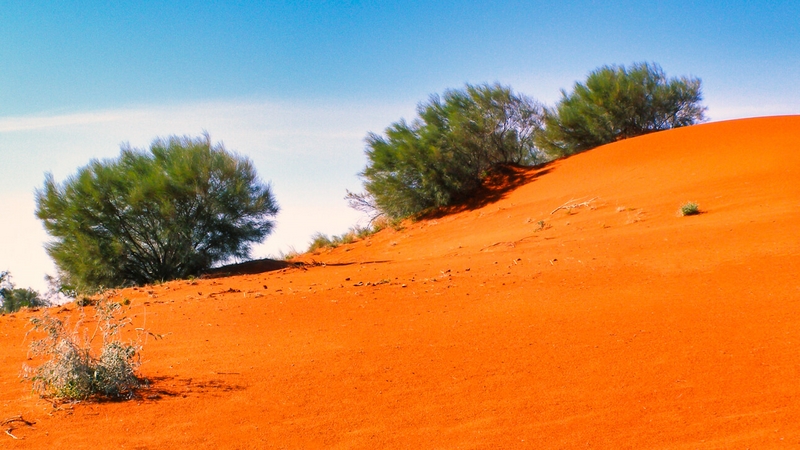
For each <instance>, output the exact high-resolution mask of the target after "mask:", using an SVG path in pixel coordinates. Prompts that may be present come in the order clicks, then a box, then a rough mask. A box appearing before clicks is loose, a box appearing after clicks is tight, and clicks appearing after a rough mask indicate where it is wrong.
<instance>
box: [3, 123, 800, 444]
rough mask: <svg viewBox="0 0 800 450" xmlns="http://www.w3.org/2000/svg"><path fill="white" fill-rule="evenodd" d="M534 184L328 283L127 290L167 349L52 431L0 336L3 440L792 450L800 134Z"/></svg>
mask: <svg viewBox="0 0 800 450" xmlns="http://www.w3.org/2000/svg"><path fill="white" fill-rule="evenodd" d="M521 175H522V176H524V177H525V178H527V180H528V181H527V182H526V183H524V184H521V185H520V186H519V187H517V188H514V189H509V190H506V191H504V192H499V193H498V197H499V198H498V199H496V200H494V201H492V202H489V203H484V204H482V206H476V207H475V208H473V209H469V208H467V209H465V210H462V211H460V212H456V213H454V214H451V215H446V216H442V217H438V218H435V219H428V220H423V221H420V222H418V223H414V224H410V225H408V226H407V227H406V228H405V229H403V230H400V231H395V230H385V231H383V232H381V233H379V234H377V235H374V236H372V237H371V238H368V239H365V240H362V241H359V242H356V243H354V244H351V245H348V246H343V247H339V248H337V249H335V250H332V251H324V252H321V253H319V254H316V255H305V256H303V257H302V258H301V259H302V260H304V261H305V262H317V263H323V264H324V265H322V264H321V265H316V266H313V267H308V268H307V269H301V268H290V269H283V270H278V271H272V272H267V273H261V274H250V275H240V276H234V277H228V278H215V279H205V280H198V281H196V282H187V281H180V282H173V283H168V284H165V285H162V286H156V287H148V288H140V289H132V290H125V291H122V292H120V293H119V297H120V298H122V297H126V298H129V299H131V300H132V308H133V310H132V311H133V313H135V314H136V317H135V320H136V324H137V326H138V325H142V324H143V322H144V321H145V315H146V327H147V328H148V329H150V330H151V331H153V332H155V333H159V334H166V337H165V338H164V339H162V340H158V341H156V340H152V339H151V340H150V341H149V342H148V343H147V345H146V347H145V349H144V357H145V360H146V362H145V364H144V365H143V366H142V374H143V375H144V376H146V377H147V378H149V379H150V380H152V387H151V388H150V389H148V390H146V391H144V392H143V393H142V396H141V398H139V399H136V400H132V401H128V402H119V403H99V404H98V403H83V404H77V405H74V406H69V405H67V406H63V407H62V408H61V409H58V410H53V407H52V406H51V404H50V403H49V402H47V401H45V400H42V399H39V398H37V397H36V396H34V395H32V394H31V393H30V385H29V384H27V383H20V381H19V379H18V377H17V375H18V374H19V371H20V367H21V365H22V363H23V362H24V361H25V359H26V342H25V341H24V335H25V331H26V329H27V319H28V318H29V317H30V315H31V314H32V313H27V312H26V313H18V314H15V315H9V316H5V317H0V421H2V420H3V419H6V418H8V417H11V416H16V415H19V414H21V415H23V417H24V418H25V419H27V420H32V421H35V422H36V424H35V425H34V426H33V427H26V426H21V425H17V426H16V428H14V429H13V430H12V434H14V435H15V436H17V437H19V438H22V439H20V440H14V439H12V438H11V437H10V436H7V435H6V434H4V433H0V447H2V448H12V449H13V448H20V449H21V448H26V449H27V448H135V449H147V448H149V449H157V448H159V449H160V448H194V449H198V448H288V449H304V448H333V449H349V448H376V449H391V448H414V449H416V448H431V449H434V448H438V449H444V448H448V449H456V448H457V449H470V448H475V449H483V448H536V449H540V448H603V449H605V448H615V449H616V448H635V449H640V448H665V449H667V448H668V449H684V448H685V449H689V448H691V449H694V448H702V449H710V448H741V449H744V448H748V447H750V448H798V447H800V401H798V399H800V277H798V274H800V233H799V232H798V231H799V229H800V116H792V117H773V118H758V119H747V120H737V121H730V122H721V123H711V124H705V125H699V126H693V127H689V128H684V129H678V130H673V131H668V132H663V133H657V134H652V135H648V136H644V137H640V138H636V139H630V140H627V141H623V142H619V143H615V144H612V145H608V146H604V147H601V148H598V149H595V150H592V151H590V152H587V153H584V154H580V155H577V156H574V157H571V158H568V159H565V160H561V161H558V162H555V163H553V164H550V165H549V166H547V167H544V168H539V169H537V170H529V171H526V172H525V173H523V174H521ZM590 199H593V200H592V201H591V202H589V203H588V204H587V205H585V206H582V207H576V208H573V209H571V210H569V209H560V210H558V211H556V212H555V213H553V214H551V211H553V210H554V209H556V208H557V207H559V206H561V205H564V204H565V203H583V202H586V201H588V200H590ZM689 200H692V201H695V202H697V203H698V204H699V205H700V207H701V209H702V210H703V211H704V213H703V214H701V215H699V216H694V217H678V216H677V214H676V213H677V210H678V209H679V207H680V206H681V205H682V204H684V203H685V202H687V201H689ZM476 204H477V203H476ZM540 220H543V221H544V228H543V229H540V228H542V227H541V225H540V223H539V221H540ZM231 290H235V291H236V292H231ZM68 309H69V310H70V311H74V309H75V307H74V305H70V306H69V307H68ZM33 314H35V313H33ZM62 314H65V315H68V314H69V312H64V313H62ZM9 426H10V425H6V426H4V427H3V431H5V430H6V429H8V428H9Z"/></svg>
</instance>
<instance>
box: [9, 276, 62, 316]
mask: <svg viewBox="0 0 800 450" xmlns="http://www.w3.org/2000/svg"><path fill="white" fill-rule="evenodd" d="M49 304H50V303H49V302H48V301H47V300H46V299H44V298H42V297H41V296H40V295H39V293H38V292H36V291H34V290H33V289H30V288H27V289H23V288H18V287H16V286H14V283H12V282H11V275H10V274H9V273H8V272H7V271H6V272H0V312H4V313H10V312H14V311H17V310H19V309H20V308H26V307H38V306H47V305H49Z"/></svg>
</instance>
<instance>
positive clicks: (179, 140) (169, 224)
mask: <svg viewBox="0 0 800 450" xmlns="http://www.w3.org/2000/svg"><path fill="white" fill-rule="evenodd" d="M36 201H37V211H36V214H37V216H38V217H39V218H40V219H41V220H42V221H43V223H44V227H45V229H46V231H47V232H48V233H49V234H50V236H51V237H52V238H53V240H52V241H51V242H49V243H48V244H47V251H48V253H49V254H50V256H51V257H52V258H53V259H54V261H55V263H56V266H57V268H58V270H59V273H60V275H61V277H62V282H64V283H65V284H67V285H70V286H71V287H73V288H76V289H79V290H92V289H96V288H99V287H117V286H123V285H130V284H143V283H149V282H153V281H160V280H169V279H175V278H181V277H186V276H190V275H197V274H199V273H201V272H202V271H204V270H206V269H208V268H210V267H211V266H212V265H214V264H216V263H220V262H224V261H226V260H229V259H231V258H246V257H247V256H248V254H249V249H250V245H251V244H252V243H255V242H260V241H262V240H263V239H264V238H265V237H266V236H267V235H268V234H269V233H270V232H271V231H272V228H273V221H272V220H271V218H272V217H274V216H275V215H276V214H277V212H278V206H277V203H276V202H275V200H274V198H273V195H272V192H271V189H270V186H269V184H265V183H263V182H262V181H261V180H260V179H259V177H258V176H257V174H256V171H255V169H254V167H253V165H252V163H251V162H250V160H249V159H247V158H246V157H242V156H239V155H236V154H234V153H231V152H229V151H227V150H226V149H225V148H224V146H223V145H222V144H214V145H212V143H211V141H210V138H209V136H208V135H207V134H206V135H204V136H202V137H199V138H190V137H178V136H171V137H169V138H166V139H156V140H155V141H153V143H152V144H151V146H150V149H149V151H145V150H140V149H135V148H131V147H130V146H129V145H123V146H122V151H121V154H120V156H119V158H117V159H113V160H103V161H100V160H93V161H91V162H90V163H89V164H88V165H87V166H85V167H83V168H81V169H79V170H78V172H77V174H75V175H72V176H70V177H69V178H68V179H67V180H66V181H65V182H64V183H61V184H59V183H56V181H55V180H54V178H53V176H52V174H47V175H46V177H45V182H44V187H43V188H42V189H40V190H37V192H36Z"/></svg>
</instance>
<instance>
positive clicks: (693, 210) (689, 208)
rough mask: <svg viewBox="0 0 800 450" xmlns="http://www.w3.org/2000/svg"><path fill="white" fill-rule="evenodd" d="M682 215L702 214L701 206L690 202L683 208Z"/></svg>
mask: <svg viewBox="0 0 800 450" xmlns="http://www.w3.org/2000/svg"><path fill="white" fill-rule="evenodd" d="M680 213H681V215H682V216H696V215H698V214H700V206H699V205H698V204H697V203H695V202H688V203H686V204H684V205H683V206H681V211H680Z"/></svg>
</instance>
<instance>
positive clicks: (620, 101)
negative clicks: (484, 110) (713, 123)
mask: <svg viewBox="0 0 800 450" xmlns="http://www.w3.org/2000/svg"><path fill="white" fill-rule="evenodd" d="M561 96H562V98H561V100H560V101H559V102H558V104H557V105H556V106H555V107H554V108H547V109H546V112H545V131H544V132H543V133H540V135H539V139H538V140H537V143H538V144H539V145H540V146H541V147H542V148H543V149H545V150H546V151H548V152H549V153H550V154H552V155H554V156H565V155H570V154H573V153H577V152H581V151H584V150H588V149H591V148H594V147H597V146H600V145H603V144H607V143H610V142H614V141H618V140H620V139H625V138H629V137H634V136H639V135H642V134H646V133H651V132H654V131H661V130H667V129H670V128H677V127H682V126H686V125H692V124H695V123H698V122H702V121H703V120H705V116H704V112H705V110H706V108H705V107H704V106H702V105H701V103H700V102H701V100H702V95H701V90H700V79H699V78H692V77H681V78H667V76H666V74H665V73H664V71H663V70H662V69H661V67H660V66H658V65H657V64H648V63H638V64H634V65H633V66H632V67H630V68H626V67H623V66H616V65H612V66H603V67H601V68H599V69H597V70H595V71H593V72H592V73H590V74H589V76H588V78H587V79H586V82H585V83H575V86H574V88H573V91H572V92H571V93H569V94H567V93H566V91H563V90H562V91H561Z"/></svg>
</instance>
